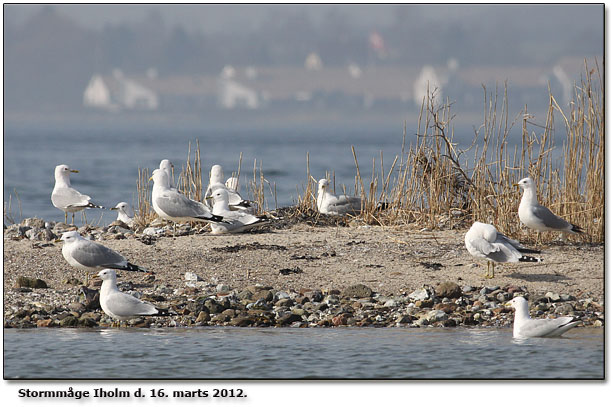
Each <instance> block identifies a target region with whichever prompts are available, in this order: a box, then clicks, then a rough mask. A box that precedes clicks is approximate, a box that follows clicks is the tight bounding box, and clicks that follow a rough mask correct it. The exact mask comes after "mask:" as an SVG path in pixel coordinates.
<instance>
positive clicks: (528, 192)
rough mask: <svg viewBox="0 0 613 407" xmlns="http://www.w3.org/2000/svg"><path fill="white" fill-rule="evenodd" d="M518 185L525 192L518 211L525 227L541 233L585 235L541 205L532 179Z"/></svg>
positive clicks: (524, 180)
mask: <svg viewBox="0 0 613 407" xmlns="http://www.w3.org/2000/svg"><path fill="white" fill-rule="evenodd" d="M517 185H518V186H520V187H521V188H522V189H523V190H524V193H523V195H522V197H521V202H520V203H519V209H518V213H519V220H521V222H522V223H523V224H524V225H526V226H527V227H529V228H530V229H534V230H537V231H539V232H545V231H559V232H565V233H583V230H582V229H581V228H580V227H579V226H577V225H573V224H572V223H569V222H567V221H565V220H564V219H562V218H560V217H559V216H557V215H555V214H554V213H553V212H551V211H550V210H549V209H548V208H546V207H544V206H542V205H539V203H538V200H537V198H536V185H535V183H534V180H533V179H532V178H530V177H528V178H524V179H522V180H521V181H519V182H518V183H517Z"/></svg>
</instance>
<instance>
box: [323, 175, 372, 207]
mask: <svg viewBox="0 0 613 407" xmlns="http://www.w3.org/2000/svg"><path fill="white" fill-rule="evenodd" d="M329 186H330V181H328V180H327V179H323V178H322V179H320V180H319V183H318V188H317V210H318V211H319V212H320V213H323V214H327V215H346V214H351V215H356V214H359V213H360V212H361V211H362V200H361V199H360V198H358V197H355V196H347V195H340V196H336V195H334V194H332V193H331V192H330V191H328V187H329Z"/></svg>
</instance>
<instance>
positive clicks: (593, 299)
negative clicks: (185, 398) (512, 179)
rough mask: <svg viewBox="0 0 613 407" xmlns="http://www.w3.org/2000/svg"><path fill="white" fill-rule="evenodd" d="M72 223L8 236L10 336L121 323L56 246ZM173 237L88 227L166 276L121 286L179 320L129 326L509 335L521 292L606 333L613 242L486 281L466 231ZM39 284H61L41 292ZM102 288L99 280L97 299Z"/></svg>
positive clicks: (536, 308)
mask: <svg viewBox="0 0 613 407" xmlns="http://www.w3.org/2000/svg"><path fill="white" fill-rule="evenodd" d="M67 228H68V226H67V225H65V224H63V223H58V224H55V225H53V227H52V228H51V229H48V230H46V229H44V221H42V220H37V219H26V220H24V221H23V222H22V224H20V225H11V226H9V227H8V228H6V229H5V230H4V282H5V285H4V327H5V328H28V327H105V326H110V323H111V320H110V318H109V317H107V316H106V315H105V314H104V312H103V311H102V310H101V309H100V308H99V306H98V304H97V303H96V299H94V298H86V297H85V295H83V294H82V289H81V286H82V282H83V281H84V278H85V272H83V271H78V270H76V269H73V268H72V267H71V266H69V265H68V263H66V261H65V260H64V258H63V257H62V254H61V247H62V243H55V242H54V240H55V238H57V237H59V235H61V231H62V230H64V231H65V230H66V229H67ZM171 231H172V228H171V227H170V228H168V227H165V228H150V229H149V231H148V232H147V230H145V232H146V233H143V232H138V233H135V232H133V231H131V230H129V229H125V228H122V227H121V226H120V225H115V224H114V223H113V224H111V225H110V226H108V227H104V228H91V227H85V228H84V227H81V228H79V232H81V234H82V235H84V236H87V235H90V237H91V238H92V239H95V240H99V241H100V240H101V243H102V244H104V245H105V246H108V247H110V248H112V249H114V250H117V251H119V252H120V253H121V254H122V255H124V256H125V257H126V258H127V259H128V261H130V262H131V263H134V264H137V265H139V266H142V267H145V268H146V269H147V270H149V271H150V272H152V273H136V272H133V273H131V272H120V273H118V274H119V276H118V287H119V289H120V290H121V291H124V292H131V291H135V292H137V293H140V294H137V295H140V298H141V299H143V300H146V301H149V302H151V303H153V304H154V305H156V306H157V307H159V308H164V309H167V310H168V311H169V312H170V313H171V314H172V315H170V316H160V317H155V316H154V317H135V318H133V319H131V320H129V321H127V325H128V326H132V327H192V326H212V325H217V326H276V327H326V326H331V327H332V326H356V327H357V326H371V327H398V326H400V327H402V326H406V327H423V326H433V327H454V326H471V327H472V326H478V327H488V326H491V327H509V326H511V324H512V320H513V311H512V310H511V309H510V308H506V307H504V303H505V302H506V301H508V300H510V299H511V298H512V297H513V296H514V295H516V293H519V294H521V295H527V296H528V298H529V300H530V303H531V314H532V316H533V317H536V318H546V317H550V316H554V315H555V316H562V315H564V316H568V315H572V316H575V317H577V318H580V319H581V320H582V322H583V323H582V324H580V325H579V326H580V327H581V326H588V327H598V326H603V325H604V245H586V244H580V245H577V244H557V245H549V246H544V247H542V248H541V249H542V251H543V253H542V255H541V257H542V258H543V260H544V261H543V262H542V263H531V264H528V265H527V264H525V263H522V264H504V265H497V266H496V272H495V277H494V278H493V279H485V278H484V277H483V275H484V273H485V263H480V264H478V263H477V262H476V261H475V259H474V258H472V257H471V256H470V255H469V254H468V252H467V251H466V249H465V247H464V234H465V233H466V230H465V229H458V230H436V231H429V230H425V229H420V228H417V227H413V226H411V225H408V226H395V227H381V226H366V225H363V226H310V225H308V224H306V223H294V224H287V223H286V224H283V225H281V228H279V229H273V228H266V229H263V230H261V231H256V232H254V233H246V234H238V235H217V236H214V235H211V234H210V233H209V231H208V227H204V228H202V229H198V230H197V229H190V228H189V227H187V226H183V227H182V228H178V232H177V234H178V236H177V237H172V236H167V235H166V234H167V233H168V232H170V233H172V232H171ZM147 233H151V234H147ZM24 277H27V278H29V280H28V279H25V278H24ZM37 279H39V280H42V281H44V284H45V285H46V286H47V287H48V288H35V287H36V286H37V285H36V284H39V285H42V283H41V282H38V283H37ZM31 286H33V287H31ZM98 287H99V286H98ZM98 287H96V286H95V284H94V283H93V281H90V286H89V287H88V290H86V291H89V290H91V291H89V292H90V295H94V294H95V290H97V288H98ZM123 324H126V323H125V322H124V323H123Z"/></svg>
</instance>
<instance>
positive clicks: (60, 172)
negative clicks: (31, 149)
mask: <svg viewBox="0 0 613 407" xmlns="http://www.w3.org/2000/svg"><path fill="white" fill-rule="evenodd" d="M71 172H79V171H77V170H74V169H71V168H70V167H69V166H67V165H66V164H60V165H58V166H56V167H55V186H54V187H53V192H51V202H52V203H53V206H55V207H56V208H58V209H60V210H62V211H64V222H65V223H68V212H70V213H72V224H74V214H75V212H78V211H82V210H83V209H85V208H103V207H102V206H98V205H95V204H93V203H91V202H90V201H89V200H90V199H91V197H90V196H88V195H83V194H82V193H80V192H79V191H77V190H76V189H74V188H73V187H71V186H70V173H71ZM86 222H87V220H86Z"/></svg>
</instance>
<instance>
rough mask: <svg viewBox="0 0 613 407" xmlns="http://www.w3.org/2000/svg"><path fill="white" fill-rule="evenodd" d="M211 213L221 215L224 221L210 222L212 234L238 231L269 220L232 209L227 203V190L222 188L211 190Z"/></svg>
mask: <svg viewBox="0 0 613 407" xmlns="http://www.w3.org/2000/svg"><path fill="white" fill-rule="evenodd" d="M211 198H212V199H213V202H214V204H213V214H215V215H219V216H222V217H223V220H224V223H212V224H211V229H212V233H213V234H214V235H218V234H222V233H240V232H244V231H246V230H248V229H251V228H253V227H256V226H261V225H265V224H267V223H268V222H270V219H268V218H267V217H266V216H256V215H252V214H250V213H246V212H243V211H233V210H231V209H230V206H229V205H228V192H227V191H226V190H225V189H223V188H217V189H215V192H213V196H212V197H211Z"/></svg>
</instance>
